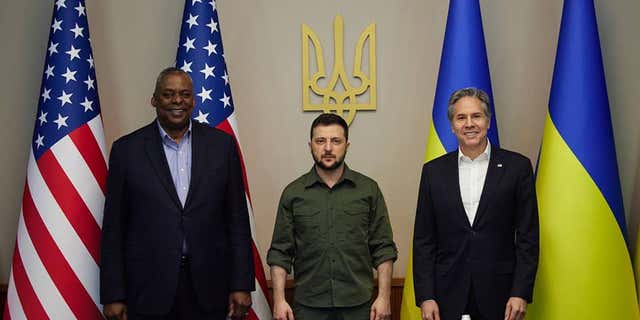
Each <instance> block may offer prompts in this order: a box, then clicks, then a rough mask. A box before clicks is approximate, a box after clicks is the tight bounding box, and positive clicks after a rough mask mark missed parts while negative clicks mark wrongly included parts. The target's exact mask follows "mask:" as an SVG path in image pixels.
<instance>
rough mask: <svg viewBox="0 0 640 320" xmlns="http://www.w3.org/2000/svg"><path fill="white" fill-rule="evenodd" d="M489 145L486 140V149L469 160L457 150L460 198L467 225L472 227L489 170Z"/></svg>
mask: <svg viewBox="0 0 640 320" xmlns="http://www.w3.org/2000/svg"><path fill="white" fill-rule="evenodd" d="M490 155H491V143H490V142H489V141H488V140H487V147H486V148H485V149H484V152H482V153H481V154H480V155H479V156H478V157H477V158H475V159H474V160H471V159H470V158H469V157H467V156H465V155H464V154H463V153H462V150H460V148H458V177H459V180H460V196H461V197H462V204H463V205H464V211H465V212H466V213H467V218H468V219H469V224H470V225H473V222H474V219H475V217H476V211H478V204H479V203H480V196H481V195H482V188H483V186H484V180H485V178H486V176H487V169H488V168H489V156H490Z"/></svg>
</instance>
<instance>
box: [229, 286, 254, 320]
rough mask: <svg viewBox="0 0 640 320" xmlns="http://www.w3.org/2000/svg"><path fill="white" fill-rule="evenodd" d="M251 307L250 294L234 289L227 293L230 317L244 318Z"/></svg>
mask: <svg viewBox="0 0 640 320" xmlns="http://www.w3.org/2000/svg"><path fill="white" fill-rule="evenodd" d="M249 307H251V294H250V293H249V292H244V291H235V292H231V294H229V317H231V319H245V318H246V316H247V313H248V312H249Z"/></svg>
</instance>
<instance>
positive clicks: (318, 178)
mask: <svg viewBox="0 0 640 320" xmlns="http://www.w3.org/2000/svg"><path fill="white" fill-rule="evenodd" d="M348 130H349V129H348V127H347V124H346V122H345V121H344V120H343V119H342V118H341V117H340V116H337V115H335V114H329V113H326V114H322V115H320V116H318V117H317V118H316V119H315V120H314V121H313V124H312V125H311V134H310V136H311V141H310V142H309V147H310V149H311V154H312V156H313V159H314V160H315V165H314V166H313V168H312V169H311V171H309V172H308V173H306V174H304V175H302V176H301V177H300V178H298V179H296V180H295V181H293V182H292V183H290V184H289V185H288V186H287V187H286V188H285V189H284V191H283V192H282V197H281V198H280V204H279V205H278V215H277V217H276V225H275V228H274V231H273V239H272V241H271V248H270V249H269V253H268V255H267V263H268V264H269V265H270V266H271V279H272V283H273V297H274V306H273V316H274V319H277V320H292V319H294V314H295V318H297V319H299V320H304V319H313V320H315V319H327V320H329V319H348V320H352V319H353V320H359V319H391V303H390V301H391V300H390V295H391V275H392V273H393V262H394V261H395V259H396V257H397V250H396V246H395V244H394V243H393V234H392V232H391V225H390V224H389V217H388V215H387V207H386V205H385V202H384V197H383V196H382V193H381V192H380V189H379V188H378V184H377V183H376V182H375V181H373V180H372V179H370V178H368V177H366V176H364V175H362V174H360V173H358V172H356V171H353V170H351V169H349V167H347V165H346V164H345V163H344V158H345V155H346V152H347V148H348V147H349V141H348V137H349V131H348ZM373 268H376V269H377V271H378V296H377V298H376V299H375V301H373V303H372V302H371V296H372V290H373ZM292 269H293V272H294V274H295V283H296V286H295V296H294V308H293V309H292V308H291V306H290V305H289V303H287V301H286V300H285V297H284V287H285V280H286V276H287V273H291V272H292Z"/></svg>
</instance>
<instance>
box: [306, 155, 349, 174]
mask: <svg viewBox="0 0 640 320" xmlns="http://www.w3.org/2000/svg"><path fill="white" fill-rule="evenodd" d="M345 156H346V154H345ZM344 158H345V157H344V156H343V157H342V158H341V159H338V158H336V161H335V162H334V163H333V164H332V165H330V166H327V165H325V164H324V163H323V162H322V156H320V158H319V159H316V157H313V160H314V161H315V162H316V166H318V168H320V169H322V170H324V171H333V170H336V169H338V168H339V167H340V166H341V165H342V163H344Z"/></svg>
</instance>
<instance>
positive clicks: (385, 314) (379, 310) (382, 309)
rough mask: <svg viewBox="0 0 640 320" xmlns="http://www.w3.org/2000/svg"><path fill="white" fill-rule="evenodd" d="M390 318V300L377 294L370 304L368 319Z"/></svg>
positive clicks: (381, 319)
mask: <svg viewBox="0 0 640 320" xmlns="http://www.w3.org/2000/svg"><path fill="white" fill-rule="evenodd" d="M390 319H391V301H389V298H388V297H383V296H381V295H378V297H377V298H376V300H375V301H374V302H373V304H372V305H371V313H370V314H369V320H390Z"/></svg>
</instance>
